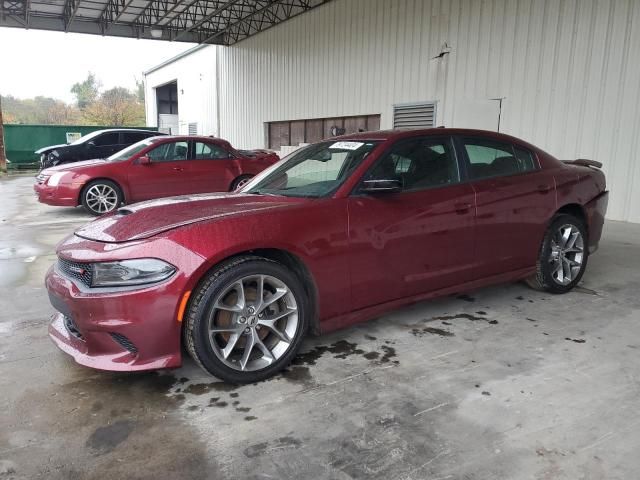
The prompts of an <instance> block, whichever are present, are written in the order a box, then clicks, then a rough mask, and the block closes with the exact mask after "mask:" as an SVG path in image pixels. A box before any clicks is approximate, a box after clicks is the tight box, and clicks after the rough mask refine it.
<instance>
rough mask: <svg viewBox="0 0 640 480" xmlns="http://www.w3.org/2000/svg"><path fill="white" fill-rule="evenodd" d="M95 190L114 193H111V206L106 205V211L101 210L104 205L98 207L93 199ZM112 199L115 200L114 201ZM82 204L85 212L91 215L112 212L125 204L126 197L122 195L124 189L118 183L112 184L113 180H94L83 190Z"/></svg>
mask: <svg viewBox="0 0 640 480" xmlns="http://www.w3.org/2000/svg"><path fill="white" fill-rule="evenodd" d="M94 188H98V189H104V191H109V192H113V195H111V193H109V197H108V198H109V205H108V206H106V204H105V205H104V207H105V208H104V209H102V208H101V205H102V204H100V205H97V206H96V204H95V202H94V199H93V198H92V195H94V194H93V193H92V192H94ZM111 199H113V201H112V200H111ZM80 202H81V203H82V206H83V207H84V208H85V210H86V211H87V212H89V213H90V214H91V215H95V216H99V215H104V214H106V213H109V212H112V211H114V210H115V209H117V208H118V207H120V205H122V203H123V202H124V195H123V194H122V189H121V188H120V186H119V185H118V184H117V183H115V182H112V181H111V180H94V181H92V182H89V183H88V184H86V185H85V187H84V188H83V189H82V193H81V194H80Z"/></svg>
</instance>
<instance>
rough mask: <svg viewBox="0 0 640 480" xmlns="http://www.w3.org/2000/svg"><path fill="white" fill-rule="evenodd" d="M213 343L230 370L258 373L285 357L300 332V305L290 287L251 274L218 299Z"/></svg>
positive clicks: (210, 324) (211, 327)
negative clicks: (257, 371) (256, 371)
mask: <svg viewBox="0 0 640 480" xmlns="http://www.w3.org/2000/svg"><path fill="white" fill-rule="evenodd" d="M208 329H209V341H210V342H211V346H212V347H213V351H214V353H215V355H216V356H217V357H218V358H219V359H220V360H221V361H222V362H223V363H224V364H225V365H226V366H228V367H231V368H233V369H234V370H240V371H255V370H260V369H263V368H265V367H268V366H269V365H271V364H272V363H273V362H275V361H276V360H278V359H279V358H280V357H282V356H283V355H284V354H285V353H286V352H287V351H288V350H289V347H290V346H291V343H292V342H293V339H294V338H295V335H296V333H297V331H298V305H297V303H296V299H295V297H294V295H293V293H292V292H291V290H290V289H289V287H288V286H287V285H286V284H285V283H284V282H282V281H281V280H279V279H277V278H276V277H272V276H270V275H250V276H247V277H243V278H241V279H240V280H238V281H236V282H234V283H232V284H231V285H229V286H228V287H227V288H226V289H225V290H224V291H223V292H222V293H221V294H220V295H219V296H218V298H216V300H215V303H214V308H213V310H212V312H211V314H210V316H209V320H208Z"/></svg>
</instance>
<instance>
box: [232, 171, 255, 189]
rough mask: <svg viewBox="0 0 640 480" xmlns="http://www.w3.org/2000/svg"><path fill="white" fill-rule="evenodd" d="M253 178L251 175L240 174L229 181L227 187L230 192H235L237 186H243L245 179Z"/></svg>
mask: <svg viewBox="0 0 640 480" xmlns="http://www.w3.org/2000/svg"><path fill="white" fill-rule="evenodd" d="M252 178H253V175H240V176H239V177H238V178H236V179H235V180H234V181H233V182H231V186H230V187H229V191H230V192H235V191H236V190H237V189H238V187H240V186H244V185H245V184H246V183H247V181H249V180H250V179H252Z"/></svg>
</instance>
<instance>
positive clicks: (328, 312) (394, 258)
mask: <svg viewBox="0 0 640 480" xmlns="http://www.w3.org/2000/svg"><path fill="white" fill-rule="evenodd" d="M599 167H600V164H599V163H598V162H594V161H590V160H575V161H560V160H557V159H556V158H554V157H552V156H551V155H549V154H547V153H545V152H543V151H542V150H540V149H539V148H536V147H534V146H533V145H530V144H528V143H526V142H523V141H522V140H518V139H517V138H513V137H510V136H507V135H502V134H497V133H492V132H485V131H478V130H459V129H428V130H414V131H397V130H395V131H382V132H369V133H359V134H356V135H349V136H343V137H340V138H336V139H331V140H327V141H323V142H320V143H317V144H314V145H310V146H307V147H304V148H302V149H300V150H298V151H296V152H294V153H293V154H292V155H290V156H289V157H288V158H285V159H283V160H282V161H280V162H279V163H277V164H275V165H273V166H272V167H270V168H268V169H267V170H265V171H264V172H262V173H260V174H259V175H258V176H256V177H255V178H254V179H253V180H252V181H251V182H249V183H248V184H247V185H246V186H245V187H244V188H243V189H241V190H240V191H238V192H234V193H218V194H200V195H189V196H182V197H173V198H165V199H161V200H152V201H147V202H143V203H138V204H134V205H130V206H127V207H123V208H120V209H119V210H117V211H116V212H114V213H112V214H109V215H106V216H104V217H102V218H100V219H98V220H96V221H94V222H92V223H90V224H88V225H86V226H84V227H82V228H80V229H79V230H78V231H76V232H75V233H74V234H73V235H71V236H70V237H68V238H67V239H66V240H64V241H63V242H62V243H61V244H60V245H59V247H58V252H57V254H58V261H57V263H56V264H55V265H54V266H52V267H51V269H50V270H49V272H48V273H47V278H46V285H47V288H48V291H49V296H50V298H51V303H52V304H53V306H54V307H55V309H56V310H57V313H56V314H55V315H54V316H53V319H52V323H51V326H50V330H49V332H50V335H51V338H52V339H53V341H54V342H55V343H56V344H57V345H58V346H59V347H60V348H61V349H62V350H64V351H65V352H67V353H69V354H70V355H72V356H73V357H74V358H75V359H76V361H77V362H79V363H81V364H83V365H87V366H91V367H95V368H100V369H105V370H147V369H157V368H165V367H177V366H179V365H180V364H181V361H182V359H181V351H182V350H181V345H182V343H183V342H184V346H185V347H186V350H187V351H188V352H189V354H190V355H191V356H192V357H193V359H194V360H195V361H196V362H197V363H198V364H199V365H200V366H201V367H202V368H204V369H205V370H206V371H207V372H210V373H211V374H213V375H215V376H217V377H219V378H222V379H224V380H227V381H229V382H253V381H256V380H260V379H264V378H266V377H269V376H271V375H273V374H274V373H276V372H278V371H279V370H281V369H282V368H284V367H286V366H287V365H288V364H289V362H291V360H292V359H293V357H294V356H295V355H296V352H297V351H298V349H299V348H300V344H301V342H302V340H303V338H304V336H305V335H306V334H307V333H308V332H313V333H321V332H327V331H330V330H333V329H336V328H340V327H344V326H346V325H350V324H353V323H355V322H360V321H363V320H366V319H368V318H371V317H375V316H379V315H380V314H382V313H384V312H386V311H389V310H391V309H394V308H398V307H400V306H402V305H406V304H408V303H411V302H416V301H419V300H424V299H427V298H432V297H435V296H440V295H447V294H452V293H455V292H460V291H465V290H469V289H475V288H479V287H483V286H486V285H490V284H495V283H498V282H512V281H517V280H526V282H527V283H528V284H529V285H531V286H532V287H534V288H537V289H542V290H546V291H548V292H553V293H564V292H567V291H569V290H571V289H572V288H573V287H574V286H575V285H576V284H577V283H578V282H579V281H580V278H581V277H582V275H583V273H584V271H585V268H586V266H587V259H588V257H589V254H590V253H592V252H593V251H594V250H596V248H597V246H598V242H599V240H600V235H601V232H602V226H603V222H604V214H605V211H606V207H607V198H608V192H607V191H606V188H605V178H604V175H603V173H602V172H601V171H600V170H599Z"/></svg>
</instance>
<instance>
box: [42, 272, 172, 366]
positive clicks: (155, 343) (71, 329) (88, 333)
mask: <svg viewBox="0 0 640 480" xmlns="http://www.w3.org/2000/svg"><path fill="white" fill-rule="evenodd" d="M183 282H184V279H183V278H181V277H180V276H174V277H172V278H171V279H169V280H167V281H165V282H161V283H159V284H156V285H153V286H149V287H146V288H142V289H135V290H132V289H119V290H114V291H110V292H105V291H104V289H100V290H102V291H96V292H94V291H89V290H88V289H87V288H85V287H83V286H81V285H79V284H76V283H75V282H74V281H72V280H71V279H69V278H67V277H65V276H64V275H63V274H62V273H61V272H59V271H58V269H57V267H56V266H52V267H51V268H50V269H49V271H48V272H47V275H46V280H45V284H46V287H47V290H48V292H49V299H50V301H51V304H52V305H53V307H54V308H55V309H56V310H57V313H55V314H54V315H53V317H52V319H51V323H50V325H49V336H50V337H51V339H52V340H53V342H54V343H55V344H56V345H57V346H58V347H59V348H60V349H61V350H63V351H64V352H66V353H68V354H69V355H71V356H72V357H73V358H74V359H75V361H76V362H78V363H79V364H81V365H85V366H88V367H92V368H97V369H101V370H113V371H138V370H155V369H159V368H172V367H178V366H180V364H181V361H182V360H181V351H180V332H181V328H180V327H181V324H180V323H178V322H177V320H176V312H177V304H178V302H179V298H180V293H179V292H181V290H182V288H183ZM96 290H97V289H96Z"/></svg>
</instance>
